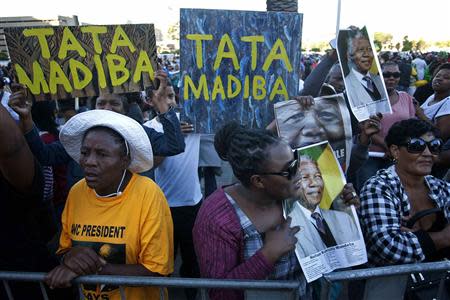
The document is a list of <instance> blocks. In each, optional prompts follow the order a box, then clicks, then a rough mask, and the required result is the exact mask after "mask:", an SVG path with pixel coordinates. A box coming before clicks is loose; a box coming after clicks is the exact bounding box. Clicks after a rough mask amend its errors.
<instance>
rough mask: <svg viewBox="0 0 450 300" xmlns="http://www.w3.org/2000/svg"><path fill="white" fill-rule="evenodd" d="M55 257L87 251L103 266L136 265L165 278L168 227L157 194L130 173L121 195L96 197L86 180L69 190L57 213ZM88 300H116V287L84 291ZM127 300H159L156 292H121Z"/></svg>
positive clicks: (169, 241) (168, 220)
mask: <svg viewBox="0 0 450 300" xmlns="http://www.w3.org/2000/svg"><path fill="white" fill-rule="evenodd" d="M59 243H60V245H59V249H58V253H64V252H66V251H67V250H69V249H70V248H71V247H74V246H84V247H91V248H92V249H94V250H95V251H96V252H97V253H98V254H99V255H101V256H102V257H103V258H104V259H105V260H106V261H107V262H109V263H113V264H141V265H143V266H144V267H146V268H147V269H148V270H150V271H152V272H155V273H159V274H161V275H168V274H170V273H172V272H173V223H172V216H171V214H170V209H169V205H168V204H167V200H166V198H165V197H164V194H163V192H162V191H161V189H160V188H159V187H158V186H157V185H156V184H155V183H154V182H153V181H152V180H150V179H148V178H146V177H143V176H140V175H137V174H133V176H132V178H131V180H130V182H129V183H128V185H127V187H126V188H125V190H124V191H123V193H122V195H120V196H116V197H110V198H99V197H97V196H96V194H95V192H94V190H93V189H91V188H89V187H88V186H87V184H86V181H85V180H84V179H83V180H81V181H79V182H78V183H77V184H76V185H74V186H73V187H72V189H71V190H70V193H69V196H68V198H67V202H66V206H65V208H64V211H63V214H62V233H61V237H60V242H59ZM83 290H84V293H85V296H86V298H87V299H102V300H105V299H111V300H115V299H120V291H119V288H118V287H117V286H100V285H99V286H96V285H95V286H92V285H84V287H83ZM125 295H126V299H139V300H141V299H159V288H154V287H134V288H132V287H129V288H125Z"/></svg>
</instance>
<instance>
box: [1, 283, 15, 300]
mask: <svg viewBox="0 0 450 300" xmlns="http://www.w3.org/2000/svg"><path fill="white" fill-rule="evenodd" d="M3 286H4V287H5V291H6V295H7V296H8V299H9V300H14V297H13V295H12V292H11V288H10V287H9V283H8V281H7V280H3Z"/></svg>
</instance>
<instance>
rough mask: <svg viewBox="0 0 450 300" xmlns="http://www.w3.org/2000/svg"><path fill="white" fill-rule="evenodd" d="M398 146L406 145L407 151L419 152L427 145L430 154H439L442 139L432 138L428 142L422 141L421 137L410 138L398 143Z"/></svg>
mask: <svg viewBox="0 0 450 300" xmlns="http://www.w3.org/2000/svg"><path fill="white" fill-rule="evenodd" d="M399 146H406V150H407V151H408V152H409V153H413V154H420V153H422V152H423V151H425V148H426V147H428V150H430V152H431V154H435V155H436V154H439V153H440V152H441V147H442V141H441V139H438V138H436V139H434V140H431V141H429V142H426V141H424V140H423V139H421V138H412V139H410V140H409V142H407V143H402V144H399Z"/></svg>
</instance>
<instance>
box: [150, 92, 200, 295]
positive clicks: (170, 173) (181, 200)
mask: <svg viewBox="0 0 450 300" xmlns="http://www.w3.org/2000/svg"><path fill="white" fill-rule="evenodd" d="M167 89H171V91H169V92H168V93H167V94H168V95H169V97H171V102H172V103H169V105H171V106H176V102H175V93H174V91H173V87H172V86H168V87H167ZM180 123H181V131H182V132H183V133H185V139H184V142H185V145H186V147H185V150H184V152H183V153H180V154H178V155H175V156H170V157H157V158H155V167H156V169H155V173H154V174H155V182H156V183H157V184H158V185H159V187H160V188H161V189H162V191H163V192H164V195H165V196H166V199H167V201H168V202H169V206H170V211H171V213H172V219H173V232H174V250H175V255H174V257H176V253H177V250H178V248H179V249H180V254H181V261H182V263H181V267H180V275H181V277H188V278H197V277H200V270H199V267H198V263H197V258H196V255H195V250H194V244H193V241H192V228H193V227H194V222H195V218H196V217H197V212H198V210H199V208H200V205H201V200H202V199H203V195H202V191H201V187H200V180H199V178H198V176H197V174H198V173H197V169H198V162H199V151H200V134H192V133H188V132H192V131H193V127H192V125H188V124H187V123H185V122H180ZM144 126H147V127H150V128H153V129H154V130H156V131H158V132H164V130H163V126H162V124H161V123H160V122H159V119H158V116H156V117H155V118H153V119H152V120H150V121H147V122H146V123H144ZM156 164H157V165H156ZM185 294H186V298H187V299H195V297H196V290H195V289H185Z"/></svg>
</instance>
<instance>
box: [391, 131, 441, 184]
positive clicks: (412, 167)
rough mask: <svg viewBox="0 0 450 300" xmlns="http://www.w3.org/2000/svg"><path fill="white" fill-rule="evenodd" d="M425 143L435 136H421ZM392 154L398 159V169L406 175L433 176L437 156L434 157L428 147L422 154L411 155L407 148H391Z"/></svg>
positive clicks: (431, 134) (428, 134) (394, 146)
mask: <svg viewBox="0 0 450 300" xmlns="http://www.w3.org/2000/svg"><path fill="white" fill-rule="evenodd" d="M420 138H422V139H423V140H424V141H426V142H429V141H432V140H433V139H434V138H435V136H434V135H433V133H431V132H428V133H426V134H424V135H422V136H420ZM391 153H392V155H393V157H394V158H396V159H397V167H398V168H399V169H400V170H401V171H403V172H404V173H408V174H411V175H416V176H425V175H429V174H431V168H432V167H433V161H434V160H435V159H436V157H437V155H433V154H432V153H431V152H430V149H428V147H426V148H425V150H424V151H423V152H422V153H409V152H408V151H407V149H406V146H396V145H392V146H391Z"/></svg>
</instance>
